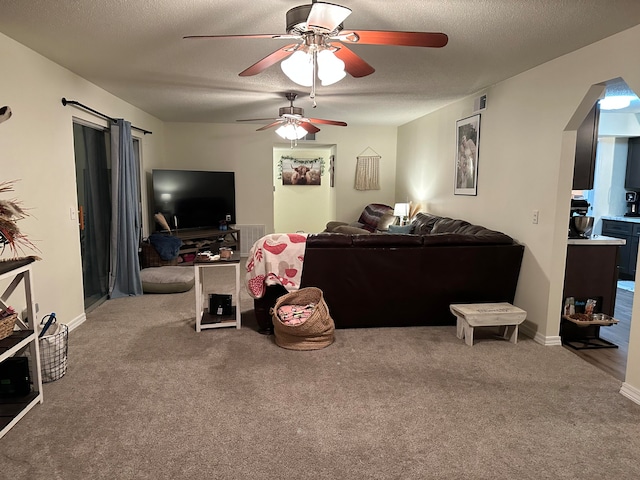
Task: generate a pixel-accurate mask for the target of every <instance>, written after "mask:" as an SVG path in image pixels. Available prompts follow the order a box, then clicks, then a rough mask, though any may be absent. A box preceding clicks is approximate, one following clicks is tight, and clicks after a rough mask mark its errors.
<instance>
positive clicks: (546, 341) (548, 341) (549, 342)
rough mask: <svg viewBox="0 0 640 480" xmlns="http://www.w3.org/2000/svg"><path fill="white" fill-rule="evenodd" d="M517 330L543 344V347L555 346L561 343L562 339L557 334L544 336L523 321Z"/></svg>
mask: <svg viewBox="0 0 640 480" xmlns="http://www.w3.org/2000/svg"><path fill="white" fill-rule="evenodd" d="M532 325H533V324H532ZM519 330H520V331H521V332H522V334H523V335H526V336H527V337H529V338H532V339H533V341H534V342H536V343H539V344H540V345H544V346H545V347H557V346H561V345H562V339H561V338H560V336H559V335H553V336H549V337H546V336H544V335H542V334H541V333H540V332H537V331H535V330H534V329H533V328H531V327H529V325H527V324H525V323H523V324H521V325H520V328H519Z"/></svg>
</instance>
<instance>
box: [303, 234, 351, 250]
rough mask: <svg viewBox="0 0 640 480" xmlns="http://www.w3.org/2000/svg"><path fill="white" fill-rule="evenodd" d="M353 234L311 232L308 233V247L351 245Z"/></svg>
mask: <svg viewBox="0 0 640 480" xmlns="http://www.w3.org/2000/svg"><path fill="white" fill-rule="evenodd" d="M351 243H352V242H351V235H343V234H339V233H327V232H323V233H311V234H309V235H307V243H306V247H307V248H313V247H350V246H351Z"/></svg>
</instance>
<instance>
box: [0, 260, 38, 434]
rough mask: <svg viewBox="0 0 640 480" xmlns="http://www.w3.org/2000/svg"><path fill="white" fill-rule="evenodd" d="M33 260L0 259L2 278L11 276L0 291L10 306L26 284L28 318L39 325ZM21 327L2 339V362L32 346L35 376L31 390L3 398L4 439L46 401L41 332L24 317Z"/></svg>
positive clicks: (31, 370)
mask: <svg viewBox="0 0 640 480" xmlns="http://www.w3.org/2000/svg"><path fill="white" fill-rule="evenodd" d="M31 262H33V259H31V258H29V259H23V260H19V261H9V262H0V280H6V279H11V281H10V283H9V286H7V287H6V288H5V290H4V292H2V293H1V294H0V306H1V307H2V308H4V309H6V308H7V305H6V303H5V302H6V301H8V299H9V298H11V296H12V295H13V294H15V293H16V290H17V289H18V287H19V286H20V285H21V284H22V286H23V287H24V298H25V299H26V307H27V318H28V319H29V321H30V322H31V324H32V325H35V324H36V316H35V300H34V298H33V294H32V292H33V283H32V276H31ZM16 326H17V328H18V330H15V331H14V332H13V333H12V334H11V335H9V336H8V337H6V338H3V339H2V340H0V362H5V361H6V360H8V359H9V358H11V357H13V356H14V355H16V354H18V353H20V352H21V351H22V350H25V349H27V348H28V349H29V360H28V364H29V375H30V378H31V390H32V391H31V392H30V393H29V394H27V395H24V396H19V397H11V396H5V397H2V398H0V438H2V437H3V436H4V435H5V434H6V433H7V432H8V431H9V430H10V429H11V428H12V427H13V426H14V425H15V424H16V423H17V422H18V421H19V420H20V419H21V418H22V417H23V416H25V415H26V414H27V412H28V411H29V410H31V409H32V408H33V407H35V406H36V405H37V404H38V403H42V401H43V396H42V376H41V370H40V368H41V366H40V349H39V343H38V335H37V332H36V331H35V329H33V328H29V326H28V325H27V323H26V322H24V321H22V320H21V319H20V318H18V320H17V321H16Z"/></svg>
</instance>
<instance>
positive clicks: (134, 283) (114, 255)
mask: <svg viewBox="0 0 640 480" xmlns="http://www.w3.org/2000/svg"><path fill="white" fill-rule="evenodd" d="M111 158H112V163H111V182H112V188H111V202H112V213H111V269H110V273H109V296H110V298H119V297H127V296H135V295H142V282H141V280H140V263H139V260H138V246H139V245H140V230H141V224H140V192H139V185H140V182H139V179H138V177H139V172H140V170H139V168H138V162H137V161H136V156H135V154H134V151H133V139H132V137H131V124H130V123H129V122H126V121H124V120H122V119H119V120H118V121H117V122H116V123H114V124H112V125H111Z"/></svg>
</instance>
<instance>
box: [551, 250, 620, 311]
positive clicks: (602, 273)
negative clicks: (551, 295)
mask: <svg viewBox="0 0 640 480" xmlns="http://www.w3.org/2000/svg"><path fill="white" fill-rule="evenodd" d="M618 248H619V246H618V245H589V244H583V245H569V246H568V247H567V265H566V269H565V277H564V295H563V298H567V297H574V298H575V299H576V300H578V299H580V300H586V299H588V298H598V299H602V303H601V305H600V306H599V307H596V311H598V312H602V313H606V314H607V315H610V316H612V317H613V311H614V308H615V305H616V290H617V282H618V268H617V265H616V261H617V257H618Z"/></svg>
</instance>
